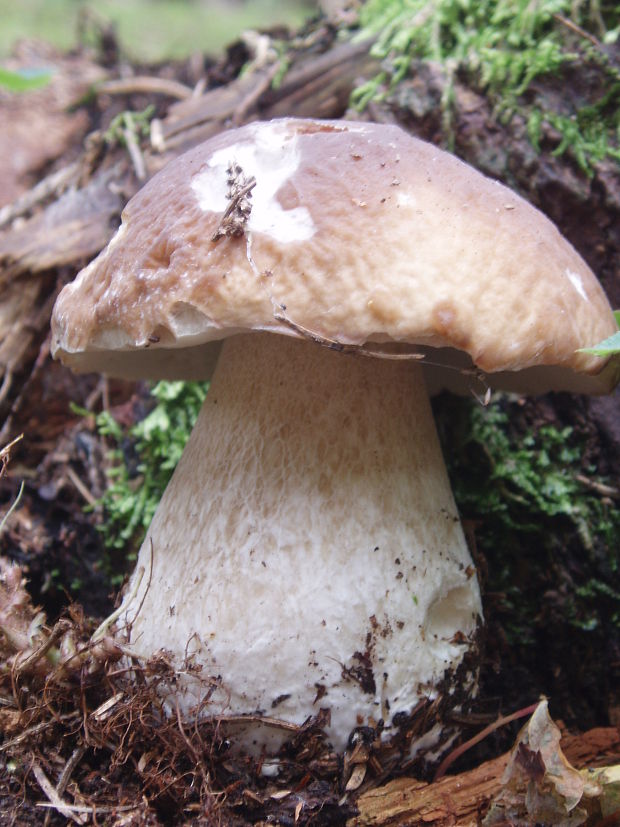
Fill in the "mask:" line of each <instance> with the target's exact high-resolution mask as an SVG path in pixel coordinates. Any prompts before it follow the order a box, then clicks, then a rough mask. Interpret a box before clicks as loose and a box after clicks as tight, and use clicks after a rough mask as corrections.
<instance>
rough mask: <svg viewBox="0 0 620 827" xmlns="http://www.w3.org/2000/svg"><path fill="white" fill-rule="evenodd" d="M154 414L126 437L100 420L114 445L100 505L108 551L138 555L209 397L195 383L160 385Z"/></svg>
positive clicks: (109, 421) (113, 425)
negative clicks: (107, 485) (119, 550)
mask: <svg viewBox="0 0 620 827" xmlns="http://www.w3.org/2000/svg"><path fill="white" fill-rule="evenodd" d="M152 394H153V396H154V397H155V399H156V400H157V402H156V404H155V407H154V408H153V410H152V411H151V412H150V413H149V414H148V415H147V416H146V418H145V419H143V420H142V421H141V422H138V423H137V424H136V425H134V426H133V427H132V428H130V429H129V431H127V432H125V431H124V430H123V429H122V428H121V427H120V425H119V424H118V422H116V420H114V418H113V417H112V416H110V414H108V413H102V414H100V415H99V416H98V417H97V427H98V430H99V433H100V434H102V435H104V436H106V437H107V438H108V439H109V440H110V441H111V442H112V444H113V446H114V447H113V449H112V452H111V460H112V467H111V468H110V470H109V472H108V474H109V480H110V484H109V487H108V489H107V490H106V492H105V494H104V496H103V498H102V499H101V501H100V503H99V505H100V506H101V507H102V510H103V521H102V523H101V525H100V531H101V532H102V534H103V537H104V541H105V544H106V546H107V547H108V548H109V549H121V550H126V551H128V552H129V553H130V554H131V553H132V552H135V550H136V549H137V547H138V546H139V545H140V543H141V542H142V539H143V537H144V534H145V532H146V529H147V528H148V526H149V524H150V522H151V519H152V517H153V514H154V513H155V509H156V508H157V504H158V503H159V500H160V499H161V495H162V494H163V492H164V489H165V487H166V485H167V484H168V481H169V479H170V477H171V476H172V472H173V471H174V469H175V467H176V464H177V462H178V461H179V459H180V458H181V454H182V453H183V448H184V447H185V444H186V442H187V440H188V439H189V435H190V433H191V431H192V428H193V427H194V423H195V421H196V418H197V416H198V413H199V411H200V408H201V406H202V403H203V402H204V399H205V397H206V394H207V385H206V384H201V383H197V382H159V383H158V384H157V385H155V387H154V388H153V389H152Z"/></svg>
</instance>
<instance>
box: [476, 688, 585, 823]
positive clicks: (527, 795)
mask: <svg viewBox="0 0 620 827" xmlns="http://www.w3.org/2000/svg"><path fill="white" fill-rule="evenodd" d="M560 737H561V733H560V730H559V729H558V728H557V726H556V725H555V724H554V723H553V721H552V720H551V717H550V716H549V711H548V709H547V701H541V702H540V703H539V704H538V706H537V707H536V710H535V711H534V713H533V715H532V717H531V718H530V719H529V721H528V722H527V724H526V725H525V726H524V727H523V728H522V729H521V731H520V732H519V735H518V736H517V741H516V743H515V745H514V747H513V749H512V752H511V754H510V759H509V761H508V766H507V767H506V769H505V771H504V775H503V778H502V784H503V787H502V790H501V792H500V793H499V794H498V795H497V796H496V797H495V799H494V801H493V803H492V805H491V809H490V810H489V812H488V814H487V816H486V818H485V819H484V822H483V824H484V826H485V827H491V825H495V824H506V823H509V824H511V825H514V826H515V827H519V825H523V827H527V825H531V824H535V823H537V822H542V823H544V824H548V825H554V824H557V825H562V826H563V827H577V825H580V824H583V823H584V822H585V821H586V819H587V813H586V811H585V810H584V809H583V808H582V807H579V806H578V805H579V804H580V802H581V800H582V798H583V797H584V793H585V792H586V782H585V780H584V779H583V777H582V776H581V774H580V773H579V772H578V771H577V770H576V769H575V768H574V767H572V766H571V765H570V764H569V763H568V761H567V760H566V758H565V757H564V755H563V753H562V750H561V749H560ZM588 792H590V790H588Z"/></svg>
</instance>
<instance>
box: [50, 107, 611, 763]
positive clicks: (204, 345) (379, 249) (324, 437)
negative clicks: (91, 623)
mask: <svg viewBox="0 0 620 827" xmlns="http://www.w3.org/2000/svg"><path fill="white" fill-rule="evenodd" d="M613 330H615V322H614V318H613V315H612V312H611V310H610V308H609V305H608V303H607V300H606V298H605V296H604V294H603V291H602V289H601V287H600V286H599V284H598V282H597V280H596V278H595V277H594V275H593V274H592V272H591V271H590V269H589V268H588V267H587V265H586V264H585V263H584V262H583V261H582V259H581V258H580V257H579V255H578V254H577V253H576V252H575V250H574V249H573V248H572V247H571V246H570V244H569V243H568V242H567V241H565V240H564V239H563V238H562V237H561V235H560V234H559V232H558V231H557V229H556V228H555V227H554V226H553V225H552V224H551V222H549V221H548V220H547V219H546V218H545V217H544V216H543V215H542V214H541V213H540V212H538V211H537V210H536V209H534V208H533V207H531V206H530V205H528V204H527V203H526V202H525V201H523V200H522V199H521V198H520V197H518V196H517V195H515V194H514V193H512V192H511V191H509V190H508V189H507V188H505V187H504V186H502V185H500V184H498V183H497V182H494V181H491V180H489V179H487V178H485V177H484V176H482V175H481V174H479V173H478V172H476V171H475V170H473V169H471V168H470V167H468V166H467V165H466V164H464V163H462V162H461V161H459V160H457V159H456V158H454V157H453V156H451V155H449V154H447V153H445V152H443V151H441V150H439V149H437V148H436V147H434V146H431V145H428V144H426V143H423V142H421V141H419V140H416V139H414V138H412V137H410V136H408V135H407V134H406V133H405V132H403V131H402V130H400V129H399V128H397V127H394V126H380V125H375V124H365V123H349V122H321V121H309V120H305V121H304V120H301V121H299V120H292V119H290V120H279V121H273V122H269V123H254V124H251V125H249V126H246V127H243V128H241V129H236V130H231V131H229V132H226V133H224V134H221V135H218V136H216V137H214V138H212V139H210V140H209V141H207V142H206V143H204V144H202V145H201V146H199V147H197V148H196V149H194V150H192V151H190V152H188V153H187V154H185V155H183V156H182V157H180V158H178V159H177V160H175V161H173V162H171V163H170V164H169V165H167V166H166V167H165V168H164V169H163V170H162V171H161V172H160V173H159V174H158V175H157V176H155V177H154V178H153V179H152V180H151V181H150V182H149V183H148V184H147V185H146V186H145V187H144V188H143V189H142V190H141V191H140V192H139V193H138V194H137V195H136V196H135V197H134V198H133V199H132V200H131V201H130V202H129V204H128V205H127V207H126V209H125V211H124V214H123V221H122V224H121V227H120V229H119V230H118V232H117V234H116V236H115V237H114V238H113V239H112V241H111V242H110V244H109V245H108V247H107V248H106V249H105V250H104V251H103V252H102V253H101V254H100V255H99V257H98V258H97V259H95V261H93V262H92V263H91V264H90V265H89V266H88V267H86V268H85V269H84V270H83V271H82V273H81V274H80V275H79V276H78V277H77V279H76V280H75V282H74V283H73V284H70V285H68V286H67V287H65V289H64V290H63V291H62V293H61V295H60V297H59V299H58V301H57V304H56V307H55V309H54V317H53V352H54V354H55V356H56V357H57V358H60V359H61V360H62V361H63V362H64V363H65V364H67V365H69V366H70V367H72V368H73V369H75V370H79V371H100V372H103V373H108V374H112V375H116V376H124V377H148V378H173V377H174V378H184V379H192V378H204V377H209V376H211V373H212V369H213V366H214V364H215V361H216V359H217V358H218V355H219V361H218V364H217V368H216V370H215V373H214V374H213V379H212V384H211V389H210V391H209V394H208V396H207V399H206V402H205V404H204V407H203V409H202V412H201V414H200V417H199V419H198V422H197V423H196V426H195V428H194V431H193V433H192V435H191V438H190V440H189V443H188V445H187V448H186V450H185V453H184V454H183V457H182V459H181V461H180V463H179V465H178V467H177V469H176V471H175V474H174V476H173V478H172V480H171V482H170V484H169V486H168V488H167V489H166V492H165V494H164V496H163V499H162V501H161V503H160V506H159V508H158V510H157V513H156V515H155V517H154V519H153V522H152V525H151V527H150V529H149V532H148V535H147V538H146V540H145V542H144V544H143V546H142V549H141V551H140V555H139V560H138V570H137V571H147V572H148V576H145V577H142V580H141V581H139V580H138V577H139V575H138V574H136V575H134V581H133V587H130V588H129V590H128V596H127V597H126V598H125V620H126V622H127V629H128V630H129V636H130V641H129V645H130V646H131V648H132V650H133V651H134V652H135V653H136V654H138V655H141V656H145V657H148V656H150V655H153V654H154V653H156V652H157V651H158V650H160V649H161V648H163V649H166V650H168V651H169V652H170V653H172V657H173V658H175V659H176V663H177V664H178V665H179V666H181V665H182V664H183V663H184V662H185V661H186V659H187V658H189V659H190V660H191V662H192V663H193V664H194V666H199V667H202V673H201V675H200V676H198V677H193V676H192V674H189V673H186V676H185V678H184V679H179V682H178V684H177V686H176V688H175V689H174V690H172V689H171V692H172V691H174V692H176V693H177V697H176V702H177V703H180V704H181V706H182V707H183V708H185V709H189V708H190V707H191V706H192V704H196V703H198V702H199V701H200V700H201V698H203V697H204V696H205V693H206V689H205V682H204V678H205V676H207V677H209V676H211V677H213V678H216V679H217V680H216V685H217V688H216V689H215V691H214V689H213V686H214V685H213V683H211V685H210V689H209V692H210V694H209V702H208V704H206V705H205V706H204V708H203V712H207V713H208V712H212V713H214V714H215V713H230V714H233V715H240V714H246V713H251V714H252V721H254V720H255V719H256V717H257V716H261V715H265V716H272V717H276V718H279V719H282V720H285V721H289V722H293V723H297V724H299V723H301V722H302V721H303V720H304V719H305V718H306V717H307V716H309V715H312V714H315V713H316V712H318V710H319V708H321V707H324V708H329V710H330V712H331V724H330V725H329V727H328V735H329V737H330V738H331V740H332V742H333V744H334V746H335V747H336V748H338V749H342V748H343V746H344V745H345V744H346V741H347V738H348V736H349V734H350V733H351V731H352V730H354V729H355V727H357V726H359V725H361V724H368V723H372V722H375V723H377V722H378V721H379V720H380V719H381V720H382V721H383V722H384V730H383V731H384V733H385V735H386V736H389V735H390V734H393V733H394V732H395V730H396V728H397V726H396V723H395V722H398V721H399V720H402V713H407V714H408V713H410V712H411V711H412V710H413V709H414V708H415V706H416V704H417V703H418V702H419V701H420V699H422V698H433V697H436V696H437V695H438V694H442V693H443V695H445V696H446V697H449V696H450V695H451V694H453V693H454V696H455V699H456V697H458V693H457V692H455V690H456V688H457V687H458V686H461V687H464V688H465V690H466V691H471V690H472V687H473V685H474V683H475V678H474V674H473V672H474V669H473V668H472V666H471V664H469V663H468V660H467V657H466V656H467V654H468V652H470V651H471V650H472V647H475V639H476V630H477V627H478V625H479V623H480V621H481V608H480V597H479V590H478V585H477V581H476V577H475V569H474V566H473V564H472V560H471V558H470V555H469V552H468V550H467V546H466V543H465V540H464V538H463V532H462V529H461V525H460V522H459V518H458V514H457V510H456V507H455V504H454V501H453V498H452V494H451V491H450V486H449V482H448V479H447V475H446V472H445V469H444V465H443V460H442V456H441V451H440V448H439V445H438V441H437V437H436V434H435V429H434V424H433V420H432V416H431V412H430V407H429V403H428V399H427V391H426V388H425V379H426V378H428V379H429V381H431V382H432V383H433V384H434V385H437V384H438V385H441V386H447V387H457V386H461V387H465V388H467V387H468V386H473V387H476V388H479V387H487V386H488V387H504V388H510V389H517V390H532V391H535V392H540V391H543V390H555V389H566V390H572V391H584V392H589V391H593V392H604V391H605V390H607V389H609V388H610V387H611V385H612V384H613V383H614V381H615V380H616V379H617V378H618V377H617V365H614V364H612V363H611V362H609V363H606V362H605V361H604V360H602V359H600V358H597V357H595V356H592V355H589V354H585V353H580V352H578V349H579V348H581V347H584V346H587V345H592V344H594V343H595V342H598V341H600V340H601V339H603V338H605V337H606V336H608V335H610V334H611V332H613ZM222 340H225V341H224V343H223V345H221V341H222ZM220 345H221V346H220ZM220 350H221V353H220ZM420 356H422V357H424V358H418V357H420ZM426 363H431V364H430V365H429V366H428V367H427V366H426ZM425 374H426V376H425ZM478 382H480V383H481V384H480V385H478V384H476V383H478ZM454 702H455V703H456V700H455V701H454ZM399 713H400V714H401V715H400V718H399Z"/></svg>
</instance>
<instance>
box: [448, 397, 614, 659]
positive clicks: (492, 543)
mask: <svg viewBox="0 0 620 827" xmlns="http://www.w3.org/2000/svg"><path fill="white" fill-rule="evenodd" d="M437 414H438V420H439V425H440V432H441V433H442V435H443V442H444V451H445V454H446V459H447V464H448V468H449V472H450V476H451V479H452V484H453V489H454V493H455V498H456V500H457V504H458V506H459V509H460V512H461V515H462V517H463V518H464V519H465V520H466V521H469V522H470V523H471V524H473V525H474V526H476V531H475V535H476V540H477V543H478V547H479V549H480V550H481V551H482V552H483V554H484V556H485V558H486V561H487V565H488V582H487V584H486V590H487V592H488V593H490V594H492V595H495V596H496V597H497V599H498V600H499V603H500V604H501V613H502V617H503V621H504V631H505V632H506V634H507V636H508V638H509V640H510V642H511V643H514V644H517V643H518V644H520V645H526V646H527V645H529V644H533V643H534V642H535V627H536V625H537V623H538V622H539V619H540V616H541V610H542V607H541V605H540V599H541V594H544V593H546V592H549V593H551V592H552V593H553V596H554V600H556V602H557V604H558V605H561V613H562V614H563V617H564V619H565V622H567V623H568V624H569V625H570V626H572V627H573V628H574V629H578V630H580V631H581V632H591V631H594V630H595V629H600V628H602V627H604V626H605V625H606V624H610V623H611V624H614V625H615V626H616V627H617V628H618V629H619V630H620V591H619V590H617V589H615V588H613V586H610V585H609V584H610V583H614V582H615V581H616V580H617V576H618V571H619V569H620V548H619V547H618V537H619V536H620V510H619V509H618V508H617V505H616V504H615V503H614V502H613V500H611V499H609V498H606V497H605V496H604V494H601V493H600V492H601V491H605V488H604V485H605V483H606V480H604V479H600V478H599V477H598V476H597V474H596V469H594V468H591V467H589V466H587V464H586V465H585V467H584V462H585V460H584V456H585V443H584V438H583V437H582V436H581V435H580V434H579V433H577V432H576V431H575V429H574V428H573V427H569V426H566V427H559V428H558V427H556V426H554V425H548V424H543V425H540V426H537V425H535V424H533V423H532V422H527V420H526V417H525V414H524V411H523V408H522V403H521V402H520V400H518V399H516V398H512V397H510V396H500V397H498V399H497V400H496V401H493V402H492V403H491V404H490V405H489V406H488V407H486V408H484V407H482V406H481V405H479V404H476V403H475V402H471V403H470V402H468V401H465V400H458V399H454V398H450V399H447V398H444V399H443V400H442V401H441V403H440V404H439V405H438V407H437ZM584 480H585V481H586V482H587V483H588V485H586V484H584Z"/></svg>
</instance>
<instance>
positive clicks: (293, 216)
mask: <svg viewBox="0 0 620 827" xmlns="http://www.w3.org/2000/svg"><path fill="white" fill-rule="evenodd" d="M297 141H298V138H297V135H296V134H295V133H292V132H291V131H290V130H288V129H287V128H286V126H285V125H283V124H282V123H278V122H275V123H266V124H265V123H263V124H261V125H260V129H259V128H256V130H255V132H254V135H253V142H252V143H247V141H246V142H242V143H239V144H233V145H232V146H230V147H226V149H220V150H218V151H217V152H214V153H213V155H212V156H211V157H210V158H209V160H208V162H207V168H206V169H205V170H203V171H202V172H200V173H199V174H198V175H196V176H195V177H194V179H193V181H192V189H193V190H194V192H195V193H196V196H197V197H198V203H199V204H200V206H201V208H202V209H203V210H205V211H210V212H224V210H226V208H227V207H228V205H229V202H230V198H229V197H228V195H227V192H228V183H227V169H228V166H229V164H230V163H231V162H233V161H234V162H236V163H237V164H239V166H240V167H241V169H242V170H243V174H244V175H245V177H246V178H251V177H254V178H256V186H255V187H254V189H253V190H252V211H251V213H250V217H249V219H248V224H247V228H248V230H249V231H250V232H259V233H264V234H265V235H268V236H271V238H273V239H275V240H276V241H279V242H280V243H281V244H286V243H288V242H291V241H306V240H307V239H308V238H312V236H313V235H314V233H315V227H314V223H313V221H312V216H311V215H310V212H309V211H308V209H307V208H306V207H294V208H293V209H289V210H285V209H284V208H283V207H282V205H281V204H280V202H279V201H278V200H277V197H276V196H277V193H278V190H279V189H280V188H281V187H282V186H283V185H284V184H285V183H286V182H287V181H288V180H289V179H290V178H291V177H292V176H293V174H294V173H295V172H296V170H297V167H298V166H299V162H300V154H299V149H298V146H297Z"/></svg>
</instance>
